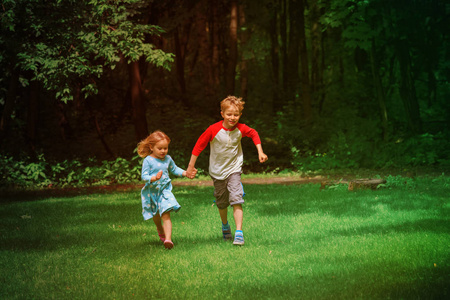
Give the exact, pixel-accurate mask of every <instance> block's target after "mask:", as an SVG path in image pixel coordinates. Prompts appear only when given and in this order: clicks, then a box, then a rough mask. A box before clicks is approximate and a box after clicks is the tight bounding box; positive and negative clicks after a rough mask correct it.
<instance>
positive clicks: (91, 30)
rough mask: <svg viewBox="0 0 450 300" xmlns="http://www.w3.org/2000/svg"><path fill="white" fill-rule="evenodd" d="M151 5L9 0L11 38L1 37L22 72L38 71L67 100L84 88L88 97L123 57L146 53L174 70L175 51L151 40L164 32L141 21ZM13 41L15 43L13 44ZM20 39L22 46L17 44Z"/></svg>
mask: <svg viewBox="0 0 450 300" xmlns="http://www.w3.org/2000/svg"><path fill="white" fill-rule="evenodd" d="M148 4H149V3H148V2H147V1H143V0H129V1H123V2H122V1H120V2H117V1H113V2H111V1H108V0H90V1H88V0H85V1H56V0H55V1H43V0H37V1H31V2H30V1H24V0H17V1H7V2H6V3H5V4H4V6H3V12H2V17H3V16H7V17H8V18H7V19H8V20H7V21H8V22H4V23H2V34H5V36H6V37H8V38H7V39H5V40H2V41H1V42H2V47H6V48H7V51H5V52H6V53H8V54H9V56H10V57H7V59H10V60H16V61H17V64H16V67H15V68H16V69H17V70H30V71H32V72H33V73H34V79H35V80H38V81H39V82H40V83H41V84H42V87H43V88H44V89H46V90H50V91H53V92H54V93H55V95H56V97H57V98H58V99H60V100H62V101H63V102H67V101H70V100H73V99H74V95H76V94H77V93H78V91H79V92H80V93H81V95H82V96H84V97H87V96H89V95H94V94H96V93H97V92H98V87H97V82H98V78H100V77H101V76H102V75H103V74H104V73H105V72H108V70H111V69H114V68H115V67H116V65H117V64H118V63H119V62H120V61H121V57H123V59H124V61H125V62H126V63H133V62H136V61H138V60H139V59H140V57H144V58H145V59H146V60H147V61H148V62H149V63H151V64H154V65H156V66H161V67H163V68H167V69H168V68H169V66H170V63H171V62H172V61H173V58H172V55H171V54H167V53H164V52H163V51H162V50H159V49H156V48H155V46H154V45H153V44H151V43H147V42H146V36H148V35H159V34H161V33H162V32H163V31H162V29H161V28H160V27H158V26H155V25H148V24H141V23H140V16H141V13H140V12H142V11H145V8H146V7H147V6H148ZM50 14H51V17H49V15H50ZM17 28H20V29H21V30H20V31H18V30H17ZM10 39H11V40H13V41H14V43H8V42H9V40H10ZM17 41H20V42H17ZM16 43H17V44H20V45H21V47H15V48H14V46H13V45H14V44H16ZM13 74H14V72H13ZM136 126H140V124H136ZM137 138H139V136H138V137H137Z"/></svg>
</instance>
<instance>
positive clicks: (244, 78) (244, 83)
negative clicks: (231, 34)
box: [239, 5, 249, 99]
mask: <svg viewBox="0 0 450 300" xmlns="http://www.w3.org/2000/svg"><path fill="white" fill-rule="evenodd" d="M244 25H245V12H244V6H243V5H239V27H240V28H243V27H244ZM248 36H249V29H248V28H247V29H246V30H244V31H242V32H241V34H240V37H241V49H242V48H243V47H245V45H246V44H247V40H248ZM240 71H241V72H240V73H241V94H240V96H241V97H242V98H244V99H247V92H248V66H247V60H246V59H245V56H244V51H242V53H241V63H240Z"/></svg>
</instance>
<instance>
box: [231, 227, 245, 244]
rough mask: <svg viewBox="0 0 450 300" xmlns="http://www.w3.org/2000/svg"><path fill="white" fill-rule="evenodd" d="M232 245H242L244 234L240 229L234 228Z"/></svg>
mask: <svg viewBox="0 0 450 300" xmlns="http://www.w3.org/2000/svg"><path fill="white" fill-rule="evenodd" d="M233 244H234V245H241V246H242V245H244V234H243V233H242V231H241V230H236V233H235V234H234V241H233Z"/></svg>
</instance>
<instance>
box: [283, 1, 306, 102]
mask: <svg viewBox="0 0 450 300" xmlns="http://www.w3.org/2000/svg"><path fill="white" fill-rule="evenodd" d="M300 4H301V0H289V21H290V23H289V24H290V26H289V44H288V46H287V59H288V61H289V64H287V66H286V67H287V69H286V71H287V72H286V78H285V85H286V89H285V93H286V98H287V100H288V101H289V102H290V103H295V102H296V100H297V98H298V97H297V95H298V87H299V78H300V76H299V71H298V67H299V38H301V36H300V35H299V25H301V24H299V18H301V16H300V14H301V13H302V12H301V11H299V10H300Z"/></svg>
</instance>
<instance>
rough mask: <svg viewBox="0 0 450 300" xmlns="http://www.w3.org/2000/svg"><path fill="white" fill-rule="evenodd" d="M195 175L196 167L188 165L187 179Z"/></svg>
mask: <svg viewBox="0 0 450 300" xmlns="http://www.w3.org/2000/svg"><path fill="white" fill-rule="evenodd" d="M195 175H197V169H196V168H194V167H188V168H187V170H186V177H187V178H189V179H194V178H195Z"/></svg>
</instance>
